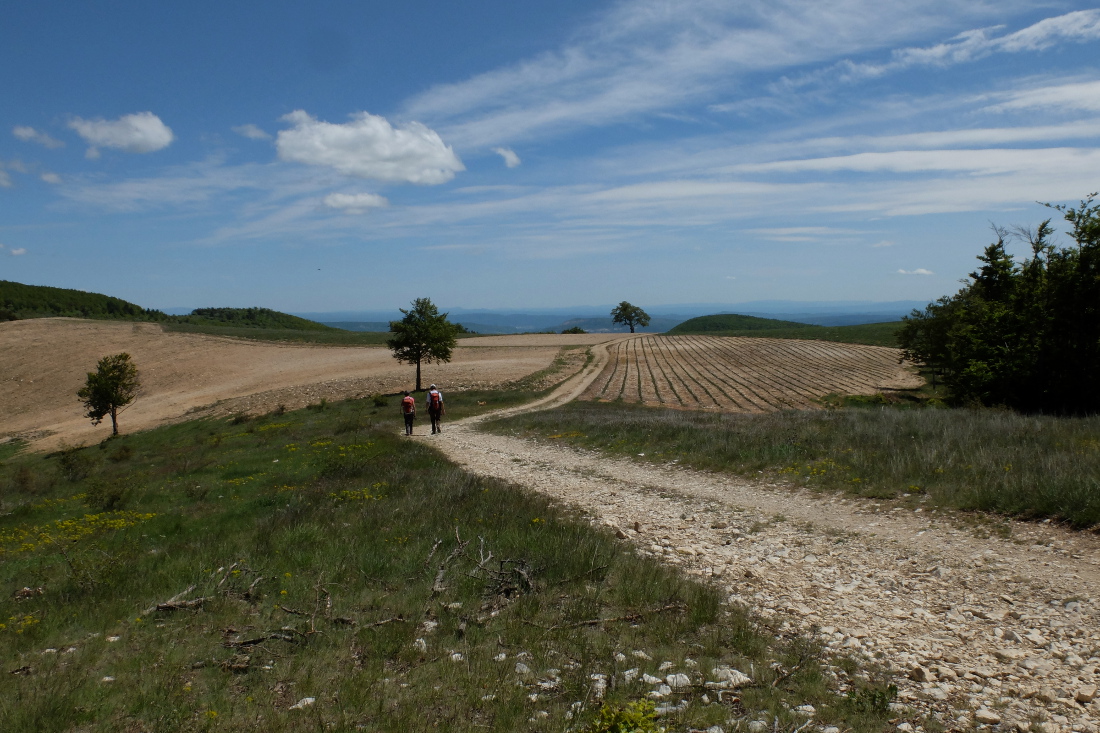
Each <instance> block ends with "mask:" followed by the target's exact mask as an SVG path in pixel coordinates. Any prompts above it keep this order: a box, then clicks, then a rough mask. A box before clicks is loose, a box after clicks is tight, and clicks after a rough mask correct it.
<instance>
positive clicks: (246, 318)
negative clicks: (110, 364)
mask: <svg viewBox="0 0 1100 733" xmlns="http://www.w3.org/2000/svg"><path fill="white" fill-rule="evenodd" d="M173 320H175V321H176V322H178V323H191V324H195V325H210V326H229V327H233V328H264V329H287V330H293V331H338V330H339V329H336V328H332V327H331V326H326V325H324V324H323V323H317V322H316V321H311V320H308V319H306V318H299V317H298V316H292V315H290V314H289V313H280V312H279V311H275V310H271V309H270V308H196V309H195V310H193V311H191V315H189V316H179V317H178V318H175V319H173Z"/></svg>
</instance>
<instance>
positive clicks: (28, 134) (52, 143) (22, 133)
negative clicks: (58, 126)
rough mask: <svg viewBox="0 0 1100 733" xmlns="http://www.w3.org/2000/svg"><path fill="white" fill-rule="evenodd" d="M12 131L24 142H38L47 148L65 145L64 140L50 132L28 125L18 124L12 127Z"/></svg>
mask: <svg viewBox="0 0 1100 733" xmlns="http://www.w3.org/2000/svg"><path fill="white" fill-rule="evenodd" d="M11 133H12V134H13V135H15V137H16V138H17V139H19V140H22V141H23V142H28V143H38V144H39V145H41V146H43V147H45V148H50V149H56V148H63V147H65V143H63V142H62V141H60V140H58V139H56V138H53V137H51V136H50V135H49V134H47V133H45V132H42V131H41V130H36V129H34V128H33V127H27V126H26V125H16V126H15V127H13V128H12V130H11Z"/></svg>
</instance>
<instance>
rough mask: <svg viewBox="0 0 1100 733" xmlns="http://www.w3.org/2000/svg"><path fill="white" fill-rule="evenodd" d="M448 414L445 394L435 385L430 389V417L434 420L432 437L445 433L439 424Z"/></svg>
mask: <svg viewBox="0 0 1100 733" xmlns="http://www.w3.org/2000/svg"><path fill="white" fill-rule="evenodd" d="M446 412H447V410H446V408H444V407H443V393H442V392H440V391H439V390H438V389H436V386H435V385H434V384H433V385H432V386H431V387H428V417H430V418H431V419H432V435H435V434H436V433H442V432H443V427H442V426H441V425H440V424H439V422H440V418H442V417H443V415H444V414H445V413H446Z"/></svg>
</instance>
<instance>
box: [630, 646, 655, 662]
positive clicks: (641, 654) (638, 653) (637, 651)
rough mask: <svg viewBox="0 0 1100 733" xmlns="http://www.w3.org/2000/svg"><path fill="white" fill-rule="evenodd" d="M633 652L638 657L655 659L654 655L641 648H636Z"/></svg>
mask: <svg viewBox="0 0 1100 733" xmlns="http://www.w3.org/2000/svg"><path fill="white" fill-rule="evenodd" d="M631 654H633V655H634V656H635V657H637V658H638V659H645V660H651V659H653V657H651V656H649V655H648V654H646V653H645V652H643V651H642V650H641V649H635V650H634V651H632V652H631Z"/></svg>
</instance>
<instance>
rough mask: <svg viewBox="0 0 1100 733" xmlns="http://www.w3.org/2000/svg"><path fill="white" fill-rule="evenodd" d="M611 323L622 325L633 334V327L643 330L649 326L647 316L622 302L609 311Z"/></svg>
mask: <svg viewBox="0 0 1100 733" xmlns="http://www.w3.org/2000/svg"><path fill="white" fill-rule="evenodd" d="M611 322H612V323H619V324H622V325H623V326H626V327H627V328H629V329H630V332H631V333H634V327H635V326H638V327H641V328H645V327H646V326H648V325H649V314H648V313H646V312H645V311H644V310H642V309H641V308H639V307H638V306H636V305H631V304H630V303H627V302H626V301H625V300H624V301H623V302H621V303H619V304H618V305H617V306H615V307H614V308H612V309H611Z"/></svg>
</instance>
